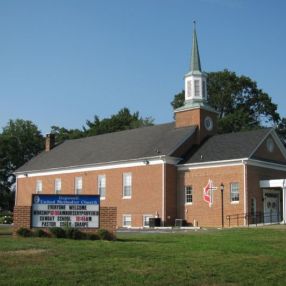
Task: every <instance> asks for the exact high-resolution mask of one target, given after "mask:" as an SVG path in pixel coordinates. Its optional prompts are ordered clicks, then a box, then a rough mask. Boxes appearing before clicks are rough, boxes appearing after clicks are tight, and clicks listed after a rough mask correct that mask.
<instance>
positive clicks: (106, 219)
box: [13, 206, 117, 235]
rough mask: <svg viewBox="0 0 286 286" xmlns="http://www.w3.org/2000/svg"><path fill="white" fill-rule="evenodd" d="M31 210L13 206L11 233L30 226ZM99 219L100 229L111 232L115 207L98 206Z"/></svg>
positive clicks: (115, 219) (113, 226)
mask: <svg viewBox="0 0 286 286" xmlns="http://www.w3.org/2000/svg"><path fill="white" fill-rule="evenodd" d="M31 210H32V208H31V207H30V206H15V208H14V226H13V235H16V231H17V230H18V229H19V228H21V227H24V228H29V229H30V228H31ZM99 219H100V221H99V226H100V228H101V229H107V230H109V231H111V232H114V231H115V230H116V221H117V208H116V207H100V218H99ZM80 230H83V231H96V230H97V229H80Z"/></svg>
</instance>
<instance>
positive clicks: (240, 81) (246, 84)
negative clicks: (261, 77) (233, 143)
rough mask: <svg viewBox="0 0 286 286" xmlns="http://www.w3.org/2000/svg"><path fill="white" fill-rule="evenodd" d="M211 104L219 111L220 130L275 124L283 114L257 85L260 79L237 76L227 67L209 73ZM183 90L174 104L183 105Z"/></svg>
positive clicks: (247, 128)
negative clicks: (257, 80) (279, 112)
mask: <svg viewBox="0 0 286 286" xmlns="http://www.w3.org/2000/svg"><path fill="white" fill-rule="evenodd" d="M208 94H209V104H210V105H211V106H212V107H213V108H214V109H215V110H216V111H217V112H218V114H219V122H218V127H219V132H220V133H227V132H234V131H240V130H249V129H254V128H259V127H262V126H265V125H275V124H277V123H278V122H279V120H280V116H279V114H278V113H277V105H276V104H274V103H272V100H271V97H270V96H269V95H268V94H267V93H265V92H263V91H262V90H261V89H259V88H258V87H257V83H256V82H255V81H253V80H251V79H250V78H249V77H246V76H237V75H236V74H235V73H234V72H231V71H228V70H224V71H220V72H211V73H209V74H208ZM183 102H184V92H181V93H179V94H177V95H175V97H174V100H173V101H172V103H171V104H172V106H173V108H178V107H180V106H182V105H183Z"/></svg>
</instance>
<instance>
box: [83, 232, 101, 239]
mask: <svg viewBox="0 0 286 286" xmlns="http://www.w3.org/2000/svg"><path fill="white" fill-rule="evenodd" d="M86 239H89V240H99V239H100V238H99V235H98V234H97V233H87V234H86Z"/></svg>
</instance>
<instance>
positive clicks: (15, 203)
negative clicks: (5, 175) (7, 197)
mask: <svg viewBox="0 0 286 286" xmlns="http://www.w3.org/2000/svg"><path fill="white" fill-rule="evenodd" d="M17 191H18V176H16V188H15V202H14V207H16V206H17V193H18V192H17Z"/></svg>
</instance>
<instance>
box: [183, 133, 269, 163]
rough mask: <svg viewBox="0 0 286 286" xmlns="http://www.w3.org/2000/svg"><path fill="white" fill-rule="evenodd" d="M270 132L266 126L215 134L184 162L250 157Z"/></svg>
mask: <svg viewBox="0 0 286 286" xmlns="http://www.w3.org/2000/svg"><path fill="white" fill-rule="evenodd" d="M270 132H271V129H270V128H264V129H258V130H253V131H244V132H236V133H227V134H220V135H215V136H213V137H210V138H209V139H208V140H207V141H205V142H204V143H203V144H202V145H201V146H200V147H199V148H198V149H197V150H195V151H194V152H193V153H192V154H190V155H189V157H188V158H186V160H185V161H184V162H183V164H191V163H205V162H212V161H223V160H232V159H240V158H249V157H250V156H251V155H252V153H253V152H254V151H255V150H256V149H257V147H258V146H259V145H260V144H261V141H263V140H264V139H265V138H266V136H267V135H268V134H269V133H270Z"/></svg>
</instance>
